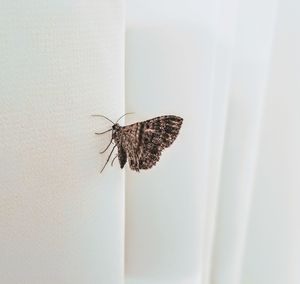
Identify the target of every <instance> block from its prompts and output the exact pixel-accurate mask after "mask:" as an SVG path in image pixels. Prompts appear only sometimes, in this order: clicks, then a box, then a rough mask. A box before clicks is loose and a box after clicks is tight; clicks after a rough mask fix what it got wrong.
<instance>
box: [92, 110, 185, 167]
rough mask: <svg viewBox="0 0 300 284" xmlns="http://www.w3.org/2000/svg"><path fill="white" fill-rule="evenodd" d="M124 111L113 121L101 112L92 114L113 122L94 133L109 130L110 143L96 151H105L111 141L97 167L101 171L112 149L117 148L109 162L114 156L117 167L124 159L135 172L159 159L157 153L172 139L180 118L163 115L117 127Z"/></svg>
mask: <svg viewBox="0 0 300 284" xmlns="http://www.w3.org/2000/svg"><path fill="white" fill-rule="evenodd" d="M127 114H128V113H126V114H124V115H122V116H121V117H120V118H119V119H118V120H117V121H116V122H113V121H112V120H110V119H109V118H107V117H106V116H104V115H100V114H96V115H93V116H100V117H103V118H105V119H107V120H108V121H110V122H111V123H112V124H113V125H112V128H111V129H109V130H106V131H104V132H96V133H95V134H96V135H102V134H104V133H107V132H110V131H111V139H110V142H109V144H108V145H107V147H106V148H105V149H104V150H103V151H101V152H100V153H101V154H103V153H105V152H106V151H107V150H108V148H109V147H110V145H111V144H114V146H113V148H112V150H111V152H110V154H109V156H108V158H107V160H106V163H105V164H104V166H103V167H102V169H101V173H102V172H103V170H104V169H105V167H106V165H107V163H108V162H109V160H110V158H111V156H112V154H113V152H114V150H115V148H117V150H118V152H117V154H116V156H115V157H114V158H113V160H112V162H111V165H113V163H114V160H115V159H116V158H117V157H118V160H119V162H120V167H121V169H122V168H123V167H124V166H125V164H126V162H127V161H128V164H129V167H130V168H131V169H132V170H134V171H137V172H139V171H140V170H146V169H150V168H152V167H153V166H154V165H155V164H156V163H157V162H158V161H159V159H160V155H161V152H162V151H163V150H164V149H165V148H168V147H169V146H170V145H171V144H172V143H173V142H174V141H175V139H176V137H177V135H178V133H179V130H180V128H181V125H182V122H183V119H182V118H181V117H179V116H175V115H163V116H158V117H155V118H152V119H149V120H145V121H141V122H136V123H133V124H130V125H126V126H121V125H120V124H119V123H118V121H119V120H120V119H121V118H122V117H124V116H125V115H127Z"/></svg>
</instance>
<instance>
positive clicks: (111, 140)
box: [100, 138, 113, 154]
mask: <svg viewBox="0 0 300 284" xmlns="http://www.w3.org/2000/svg"><path fill="white" fill-rule="evenodd" d="M112 142H113V138H111V139H110V142H109V144H108V145H107V147H106V148H105V149H104V150H103V151H101V152H100V154H103V153H105V151H106V150H107V149H108V148H109V146H110V144H111V143H112Z"/></svg>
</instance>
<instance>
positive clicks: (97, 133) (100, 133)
mask: <svg viewBox="0 0 300 284" xmlns="http://www.w3.org/2000/svg"><path fill="white" fill-rule="evenodd" d="M109 131H112V129H108V130H106V131H104V132H95V134H96V135H102V134H104V133H107V132H109Z"/></svg>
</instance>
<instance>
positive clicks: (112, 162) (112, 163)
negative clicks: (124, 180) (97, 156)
mask: <svg viewBox="0 0 300 284" xmlns="http://www.w3.org/2000/svg"><path fill="white" fill-rule="evenodd" d="M117 157H118V154H117V155H116V156H115V157H114V158H113V160H112V161H111V166H113V165H114V161H115V159H116V158H117Z"/></svg>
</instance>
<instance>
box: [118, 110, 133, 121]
mask: <svg viewBox="0 0 300 284" xmlns="http://www.w3.org/2000/svg"><path fill="white" fill-rule="evenodd" d="M133 113H134V112H127V113H125V114H123V115H122V116H121V117H120V118H119V119H118V120H117V121H116V123H118V121H119V120H120V119H121V118H123V117H124V116H125V115H127V114H133Z"/></svg>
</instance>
